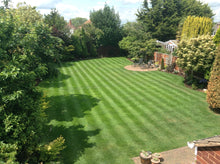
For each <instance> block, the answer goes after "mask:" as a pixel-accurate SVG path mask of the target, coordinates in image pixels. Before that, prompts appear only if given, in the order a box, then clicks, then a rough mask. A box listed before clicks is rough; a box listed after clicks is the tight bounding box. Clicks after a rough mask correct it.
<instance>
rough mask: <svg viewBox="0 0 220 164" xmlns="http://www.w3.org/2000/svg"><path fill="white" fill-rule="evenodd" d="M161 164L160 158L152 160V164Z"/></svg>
mask: <svg viewBox="0 0 220 164" xmlns="http://www.w3.org/2000/svg"><path fill="white" fill-rule="evenodd" d="M158 163H160V159H159V158H152V159H151V164H158Z"/></svg>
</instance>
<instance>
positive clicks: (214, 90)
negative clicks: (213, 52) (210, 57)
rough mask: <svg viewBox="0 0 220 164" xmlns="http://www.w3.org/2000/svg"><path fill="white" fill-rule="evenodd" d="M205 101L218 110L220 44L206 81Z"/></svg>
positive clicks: (219, 100) (219, 104) (219, 109)
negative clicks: (209, 75)
mask: <svg viewBox="0 0 220 164" xmlns="http://www.w3.org/2000/svg"><path fill="white" fill-rule="evenodd" d="M207 102H208V103H209V105H210V108H211V109H214V110H215V111H217V112H220V46H219V47H218V53H217V56H216V58H215V61H214V64H213V69H212V72H211V77H210V80H209V83H208V92H207Z"/></svg>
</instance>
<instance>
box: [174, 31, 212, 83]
mask: <svg viewBox="0 0 220 164" xmlns="http://www.w3.org/2000/svg"><path fill="white" fill-rule="evenodd" d="M215 50H216V45H215V44H214V42H213V38H212V37H211V36H209V35H202V36H199V37H198V38H191V39H190V40H182V41H181V42H180V44H179V45H178V49H177V51H176V54H177V56H178V57H179V58H178V59H177V65H178V66H179V67H181V68H183V69H184V70H185V73H186V75H187V76H186V78H187V79H186V82H187V83H188V84H192V83H195V84H194V85H199V82H200V83H203V82H205V81H206V80H209V76H210V71H211V68H212V64H213V61H214V59H215ZM205 79H206V80H205ZM201 85H202V84H201ZM204 87H205V86H204Z"/></svg>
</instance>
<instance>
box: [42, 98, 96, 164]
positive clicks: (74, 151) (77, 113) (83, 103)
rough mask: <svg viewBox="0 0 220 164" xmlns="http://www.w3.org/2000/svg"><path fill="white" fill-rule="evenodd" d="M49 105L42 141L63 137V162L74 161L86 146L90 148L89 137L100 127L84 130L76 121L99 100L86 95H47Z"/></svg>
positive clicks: (91, 145)
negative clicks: (46, 124)
mask: <svg viewBox="0 0 220 164" xmlns="http://www.w3.org/2000/svg"><path fill="white" fill-rule="evenodd" d="M49 101H50V107H49V109H48V110H47V115H48V126H46V127H45V130H44V132H45V134H46V135H45V139H44V141H46V142H48V141H52V140H54V139H55V138H57V137H59V136H63V137H64V138H65V145H66V148H65V149H64V150H63V152H62V161H63V163H74V162H76V161H77V160H78V159H79V157H80V156H81V155H82V154H83V153H84V151H85V149H86V148H92V147H93V146H95V145H96V144H95V143H91V142H89V138H90V137H92V136H95V135H98V134H99V133H100V129H95V130H85V128H84V126H83V125H81V124H80V123H79V122H77V121H76V120H77V118H83V117H84V116H85V115H86V114H89V111H90V110H91V109H92V108H93V107H95V106H96V105H98V102H99V101H100V100H98V99H96V98H94V97H92V96H88V95H80V94H77V95H68V96H54V97H49Z"/></svg>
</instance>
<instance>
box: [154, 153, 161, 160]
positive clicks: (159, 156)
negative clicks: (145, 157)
mask: <svg viewBox="0 0 220 164" xmlns="http://www.w3.org/2000/svg"><path fill="white" fill-rule="evenodd" d="M152 158H159V159H160V160H161V158H162V155H161V154H160V153H154V154H152Z"/></svg>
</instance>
